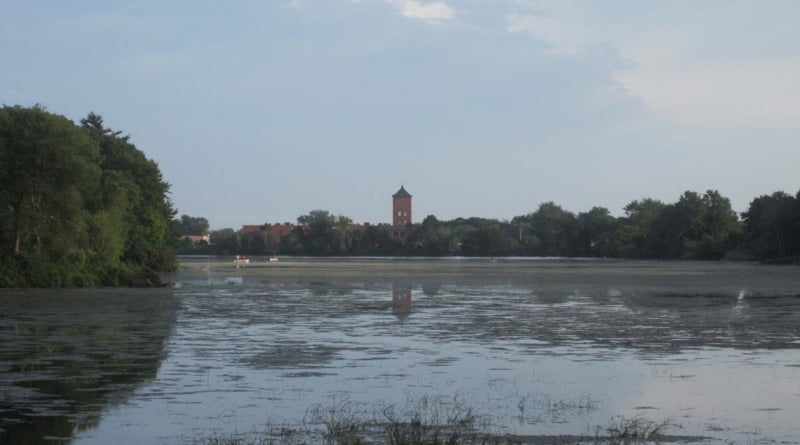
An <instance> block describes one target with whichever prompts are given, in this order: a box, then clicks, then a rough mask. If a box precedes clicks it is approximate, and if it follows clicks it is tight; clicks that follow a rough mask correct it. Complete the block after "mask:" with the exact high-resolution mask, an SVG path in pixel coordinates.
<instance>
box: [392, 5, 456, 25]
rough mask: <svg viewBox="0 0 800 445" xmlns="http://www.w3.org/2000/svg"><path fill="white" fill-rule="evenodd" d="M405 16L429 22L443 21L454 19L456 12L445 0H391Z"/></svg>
mask: <svg viewBox="0 0 800 445" xmlns="http://www.w3.org/2000/svg"><path fill="white" fill-rule="evenodd" d="M389 3H391V4H392V5H393V6H394V7H395V8H397V10H398V11H400V13H401V14H403V16H404V17H408V18H415V19H419V20H422V21H424V22H427V23H433V24H436V23H442V22H446V21H448V20H452V19H453V18H454V17H455V12H454V11H453V9H452V8H450V6H448V5H447V4H446V3H444V2H430V3H423V2H420V1H416V0H389Z"/></svg>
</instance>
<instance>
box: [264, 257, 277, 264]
mask: <svg viewBox="0 0 800 445" xmlns="http://www.w3.org/2000/svg"><path fill="white" fill-rule="evenodd" d="M267 261H269V262H270V263H274V262H276V261H278V257H276V256H271V257H269V259H268V260H267Z"/></svg>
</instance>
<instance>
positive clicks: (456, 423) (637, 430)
mask: <svg viewBox="0 0 800 445" xmlns="http://www.w3.org/2000/svg"><path fill="white" fill-rule="evenodd" d="M581 401H582V402H585V400H581ZM592 403H594V402H592ZM673 426H676V425H674V424H672V423H671V422H669V421H663V422H656V421H652V420H650V419H647V418H644V417H641V416H636V417H631V418H626V417H622V416H620V417H616V418H614V419H612V420H611V421H610V422H609V424H608V425H606V426H597V427H596V428H595V435H594V436H588V435H587V436H514V435H503V434H491V433H486V432H484V431H487V430H489V429H491V425H489V423H488V418H487V417H486V416H481V415H478V414H476V413H475V412H474V411H473V410H472V409H471V408H469V407H466V406H464V404H463V403H461V402H460V401H459V400H458V398H457V397H453V398H432V397H423V398H422V399H419V400H416V401H414V402H409V403H407V404H406V405H405V406H403V407H397V406H394V405H389V406H385V407H383V408H381V409H377V410H372V411H371V410H370V409H368V408H367V407H366V406H365V405H362V404H357V403H354V402H351V401H350V400H349V399H347V398H346V397H344V398H339V399H334V400H333V403H331V404H330V405H321V404H317V405H312V406H311V407H310V408H309V409H308V410H307V412H306V417H305V419H304V421H303V425H302V426H301V427H299V428H286V427H282V428H278V427H268V428H267V429H266V430H264V431H261V432H251V433H233V434H228V435H221V436H217V435H214V436H212V437H205V438H201V439H199V440H196V441H193V442H192V443H194V444H198V445H305V444H324V445H372V444H384V445H512V444H515V445H525V444H541V443H547V444H558V445H566V444H592V445H600V444H605V445H620V444H635V443H645V442H649V441H654V440H662V439H667V438H668V437H669V436H667V435H666V430H667V429H669V428H671V427H673ZM601 433H602V434H601Z"/></svg>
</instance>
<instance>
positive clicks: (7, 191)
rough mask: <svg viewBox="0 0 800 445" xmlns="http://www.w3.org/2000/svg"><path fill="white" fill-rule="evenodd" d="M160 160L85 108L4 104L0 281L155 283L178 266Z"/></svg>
mask: <svg viewBox="0 0 800 445" xmlns="http://www.w3.org/2000/svg"><path fill="white" fill-rule="evenodd" d="M168 190H169V184H167V183H166V182H165V181H164V180H163V179H162V177H161V172H160V171H159V169H158V166H157V165H156V163H155V162H153V161H152V160H149V159H147V157H145V155H144V154H143V153H142V152H141V151H139V150H138V149H137V148H136V147H135V146H134V145H133V144H131V143H130V141H129V137H128V136H122V135H121V132H119V131H112V130H111V129H108V128H105V127H104V126H103V119H102V118H101V117H100V116H98V115H96V114H94V113H90V114H89V115H88V116H87V117H86V118H85V119H82V120H81V122H80V125H76V124H75V123H73V122H72V121H70V120H69V119H67V118H65V117H63V116H59V115H56V114H52V113H49V112H47V111H46V110H45V109H44V108H43V107H41V106H39V105H36V106H34V107H30V108H25V107H20V106H13V107H12V106H3V108H2V109H0V287H26V286H94V285H112V286H114V285H145V286H148V285H157V284H159V283H160V279H159V273H161V272H165V271H169V270H173V269H174V268H175V266H176V262H175V254H174V246H175V240H176V239H177V234H176V233H175V232H174V225H173V223H172V220H173V218H174V216H175V211H174V210H173V208H172V204H171V203H170V201H169V199H168V198H167V193H168Z"/></svg>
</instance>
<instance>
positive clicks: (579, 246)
mask: <svg viewBox="0 0 800 445" xmlns="http://www.w3.org/2000/svg"><path fill="white" fill-rule="evenodd" d="M799 198H800V193H798V196H797V197H795V196H791V195H788V194H786V193H783V192H776V193H774V194H772V195H765V196H761V197H758V198H756V199H755V200H753V202H752V203H751V204H750V208H749V209H748V211H747V212H744V213H743V214H742V218H743V219H741V220H740V218H739V215H737V214H736V212H734V211H733V210H732V208H731V203H730V200H729V199H728V198H726V197H724V196H722V195H721V194H720V193H719V192H718V191H716V190H707V191H706V192H705V193H702V194H701V193H698V192H694V191H686V192H684V193H683V194H682V195H681V196H680V197H679V198H678V200H677V201H676V202H674V203H664V202H661V201H658V200H655V199H650V198H644V199H638V200H634V201H631V202H630V203H629V204H628V205H626V206H625V208H624V210H625V214H624V215H623V216H620V217H615V216H613V215H612V214H611V212H610V211H609V210H608V209H606V208H603V207H593V208H592V209H590V210H588V211H586V212H580V213H578V214H574V213H572V212H570V211H568V210H565V209H563V208H562V207H561V206H559V205H558V204H556V203H554V202H550V201H548V202H544V203H542V204H540V205H539V206H538V207H537V209H536V210H535V211H533V212H531V213H528V214H526V215H521V216H517V217H514V218H512V219H511V220H510V221H501V220H496V219H488V218H476V217H472V218H456V219H453V220H450V221H440V220H439V219H437V218H436V216H434V215H428V216H427V217H426V218H425V219H423V221H422V222H421V223H419V224H414V225H411V226H409V227H407V228H405V230H404V231H402V234H398V233H396V230H395V229H394V228H392V227H391V226H380V225H379V226H375V225H366V224H365V225H354V224H352V221H351V220H350V218H347V217H345V216H335V215H334V214H332V213H331V212H329V211H326V210H312V211H311V212H309V213H308V214H306V215H302V216H300V217H299V218H298V219H297V221H298V224H297V225H296V226H295V227H294V230H292V232H291V233H289V234H288V235H284V236H278V235H276V234H275V232H273V231H272V230H271V229H270V224H264V225H262V226H261V231H260V232H259V233H242V232H236V231H234V230H233V229H224V230H221V231H215V232H212V233H211V240H212V242H211V245H210V246H203V249H202V250H200V251H198V249H197V248H195V251H198V252H199V253H218V254H238V253H243V254H248V255H274V254H277V253H280V254H283V255H321V256H330V255H424V256H444V255H463V256H560V257H575V256H580V257H609V258H644V259H686V260H720V259H726V258H727V259H754V260H766V261H798V259H800V199H799ZM186 253H191V249H190V250H189V251H187V252H186Z"/></svg>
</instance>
